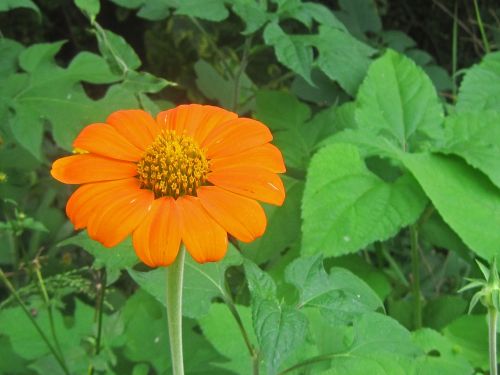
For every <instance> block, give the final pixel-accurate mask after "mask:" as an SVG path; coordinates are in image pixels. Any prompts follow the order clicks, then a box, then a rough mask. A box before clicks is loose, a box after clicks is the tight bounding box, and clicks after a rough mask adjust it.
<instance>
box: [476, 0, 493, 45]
mask: <svg viewBox="0 0 500 375" xmlns="http://www.w3.org/2000/svg"><path fill="white" fill-rule="evenodd" d="M474 10H475V11H476V19H477V24H478V26H479V31H480V33H481V39H482V40H483V47H484V51H485V52H486V53H490V52H491V49H490V43H489V42H488V37H487V36H486V32H485V31H484V26H483V19H482V18H481V12H479V7H478V5H477V0H474Z"/></svg>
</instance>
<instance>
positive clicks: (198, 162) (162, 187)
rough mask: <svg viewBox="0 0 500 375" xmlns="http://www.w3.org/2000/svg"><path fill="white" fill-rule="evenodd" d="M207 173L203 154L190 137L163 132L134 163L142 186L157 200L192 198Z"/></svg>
mask: <svg viewBox="0 0 500 375" xmlns="http://www.w3.org/2000/svg"><path fill="white" fill-rule="evenodd" d="M208 170H209V164H208V160H207V158H206V157H205V153H204V152H203V150H202V149H201V148H200V147H199V146H198V144H197V143H196V142H195V140H194V139H193V138H191V137H190V136H188V135H177V134H176V133H175V131H171V130H167V131H163V132H162V133H160V135H158V136H157V137H156V139H155V140H154V142H153V143H152V144H151V146H149V147H148V148H147V150H146V152H145V153H144V156H143V157H142V159H141V160H140V161H139V163H138V164H137V173H138V175H139V180H140V181H141V183H142V187H143V188H145V189H149V190H152V191H153V192H154V193H155V196H156V197H157V198H159V197H174V198H178V197H180V196H182V195H186V194H187V195H195V194H196V189H197V188H198V186H200V185H202V184H204V183H205V181H206V178H207V174H208Z"/></svg>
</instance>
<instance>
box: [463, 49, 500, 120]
mask: <svg viewBox="0 0 500 375" xmlns="http://www.w3.org/2000/svg"><path fill="white" fill-rule="evenodd" d="M456 108H457V111H458V112H469V111H483V110H488V109H493V110H497V111H498V110H499V108H500V52H493V53H489V54H487V55H486V56H485V57H484V58H483V61H481V63H480V64H478V65H474V66H473V67H472V68H470V69H469V70H468V71H467V73H466V74H465V77H464V78H463V80H462V84H461V85H460V91H459V94H458V98H457V105H456Z"/></svg>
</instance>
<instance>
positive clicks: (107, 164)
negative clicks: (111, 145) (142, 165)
mask: <svg viewBox="0 0 500 375" xmlns="http://www.w3.org/2000/svg"><path fill="white" fill-rule="evenodd" d="M50 173H51V174H52V177H54V178H55V179H56V180H59V181H61V182H64V183H65V184H85V183H87V182H98V181H110V180H119V179H122V178H128V177H133V176H135V175H137V168H136V165H135V164H134V163H130V162H125V161H119V160H114V159H108V158H105V157H102V156H97V155H94V154H83V155H73V156H66V157H64V158H60V159H57V160H56V161H55V162H54V164H52V170H51V171H50Z"/></svg>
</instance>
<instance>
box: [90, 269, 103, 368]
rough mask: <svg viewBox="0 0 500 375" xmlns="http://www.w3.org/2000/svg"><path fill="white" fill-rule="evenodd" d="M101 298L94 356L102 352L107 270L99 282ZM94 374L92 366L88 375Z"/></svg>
mask: <svg viewBox="0 0 500 375" xmlns="http://www.w3.org/2000/svg"><path fill="white" fill-rule="evenodd" d="M98 289H99V297H98V300H97V304H96V317H97V336H96V340H95V351H94V355H96V356H97V355H99V353H100V352H101V337H102V321H103V315H104V309H103V305H104V296H105V294H106V270H105V269H103V270H102V274H101V280H100V282H99V288H98ZM94 319H95V318H94ZM93 373H94V365H93V364H90V366H89V369H88V375H92V374H93Z"/></svg>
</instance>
